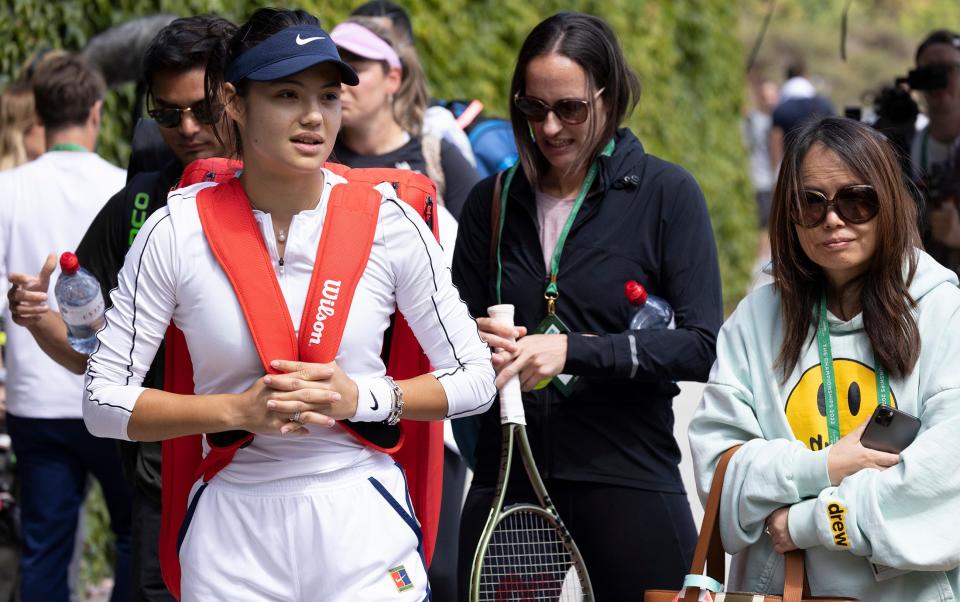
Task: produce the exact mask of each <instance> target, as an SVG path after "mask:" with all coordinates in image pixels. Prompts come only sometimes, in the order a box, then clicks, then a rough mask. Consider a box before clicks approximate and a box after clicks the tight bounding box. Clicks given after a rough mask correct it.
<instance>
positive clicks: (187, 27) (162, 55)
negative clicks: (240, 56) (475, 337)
mask: <svg viewBox="0 0 960 602" xmlns="http://www.w3.org/2000/svg"><path fill="white" fill-rule="evenodd" d="M236 31H237V26H236V25H234V24H233V23H231V22H230V21H227V20H226V19H224V18H222V17H217V16H215V15H198V16H195V17H183V18H181V19H175V20H173V21H171V22H170V24H169V25H167V26H166V27H164V28H163V29H161V30H160V31H159V32H158V33H157V35H156V37H154V38H153V40H152V41H151V42H150V45H149V46H148V47H147V52H146V53H145V54H144V57H143V77H144V79H145V80H146V82H147V89H148V91H149V90H150V89H151V88H153V78H154V77H155V76H156V75H157V73H160V72H161V71H174V72H185V71H192V70H194V69H206V67H207V60H208V59H209V57H210V54H211V53H212V52H213V49H214V47H219V48H220V49H221V50H225V47H226V45H227V42H228V41H229V40H230V37H231V36H232V35H233V34H234V33H236Z"/></svg>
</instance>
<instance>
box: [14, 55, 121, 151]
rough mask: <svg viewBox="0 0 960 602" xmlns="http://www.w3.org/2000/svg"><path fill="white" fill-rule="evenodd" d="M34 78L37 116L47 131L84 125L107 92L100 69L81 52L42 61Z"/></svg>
mask: <svg viewBox="0 0 960 602" xmlns="http://www.w3.org/2000/svg"><path fill="white" fill-rule="evenodd" d="M31 81H32V84H33V97H34V104H35V106H36V110H37V115H39V117H40V121H42V122H43V126H44V127H45V128H46V130H47V133H50V132H53V131H57V130H62V129H64V128H67V127H72V126H79V125H83V124H85V123H86V122H87V119H88V118H89V117H90V110H91V109H93V105H94V104H96V102H97V101H98V100H102V99H103V95H104V94H105V93H106V91H107V84H106V83H105V82H104V79H103V75H102V74H101V73H100V71H98V70H97V68H96V67H94V66H93V65H92V64H91V63H90V62H89V61H87V59H85V58H83V57H82V56H80V55H78V54H63V55H60V56H56V57H54V58H51V59H47V60H44V61H42V62H41V63H40V64H39V65H37V68H36V70H35V71H34V73H33V79H32V80H31Z"/></svg>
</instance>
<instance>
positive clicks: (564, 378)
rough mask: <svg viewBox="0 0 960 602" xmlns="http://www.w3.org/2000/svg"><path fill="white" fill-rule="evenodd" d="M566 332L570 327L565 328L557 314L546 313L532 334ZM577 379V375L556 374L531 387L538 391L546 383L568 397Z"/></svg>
mask: <svg viewBox="0 0 960 602" xmlns="http://www.w3.org/2000/svg"><path fill="white" fill-rule="evenodd" d="M568 332H570V329H569V328H567V325H566V324H564V323H563V320H561V319H560V317H559V316H558V315H557V314H555V313H548V314H547V317H545V318H544V319H543V321H541V322H540V324H539V325H538V326H537V329H536V330H534V331H533V334H567V333H568ZM579 381H580V377H579V376H573V375H571V374H558V375H556V376H554V377H553V378H548V379H546V380H542V381H540V382H539V383H537V386H535V387H534V388H533V389H534V390H535V391H538V390H540V389H543V388H545V387H546V386H547V385H553V386H554V387H556V388H557V390H558V391H560V393H562V394H563V396H564V397H570V395H571V394H573V390H574V389H575V388H576V384H577V383H578V382H579Z"/></svg>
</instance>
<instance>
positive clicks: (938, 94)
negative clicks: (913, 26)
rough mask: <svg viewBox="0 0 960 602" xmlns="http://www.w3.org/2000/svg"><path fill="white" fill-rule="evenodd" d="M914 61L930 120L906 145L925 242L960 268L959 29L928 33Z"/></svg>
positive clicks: (947, 263)
mask: <svg viewBox="0 0 960 602" xmlns="http://www.w3.org/2000/svg"><path fill="white" fill-rule="evenodd" d="M916 63H917V71H922V72H924V73H925V74H926V75H927V79H929V80H930V82H929V85H930V89H925V90H922V91H921V95H922V96H923V100H924V104H925V105H926V111H927V117H928V118H929V119H930V123H929V124H928V125H927V127H925V128H924V129H922V130H920V131H919V132H918V133H917V135H916V136H914V137H913V143H912V145H911V148H910V158H911V159H912V161H913V166H914V170H915V171H914V175H915V176H917V177H918V178H920V179H921V180H922V181H923V182H924V186H922V187H921V188H922V189H923V190H924V191H925V194H926V199H927V203H926V211H927V214H926V216H925V220H924V221H925V222H926V224H925V225H924V226H925V227H924V229H923V232H922V233H923V238H924V246H925V247H926V250H927V252H928V253H930V255H932V256H933V258H934V259H936V260H937V261H939V262H940V263H942V264H943V265H945V266H947V267H949V268H951V269H952V270H954V271H955V272H957V273H960V211H958V206H957V203H958V202H960V199H958V198H957V196H958V191H960V157H958V153H957V149H958V147H960V35H958V34H956V33H954V32H952V31H948V30H946V29H940V30H937V31H934V32H932V33H930V34H929V35H927V37H926V38H925V39H924V40H923V42H921V43H920V46H919V47H918V48H917V54H916ZM934 80H935V81H934Z"/></svg>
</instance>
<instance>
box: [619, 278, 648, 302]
mask: <svg viewBox="0 0 960 602" xmlns="http://www.w3.org/2000/svg"><path fill="white" fill-rule="evenodd" d="M623 293H624V294H625V295H626V296H627V300H628V301H629V302H630V303H632V304H633V305H643V304H644V303H646V302H647V289H645V288H643V285H642V284H640V283H639V282H637V281H636V280H629V281H627V283H626V284H624V285H623Z"/></svg>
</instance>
